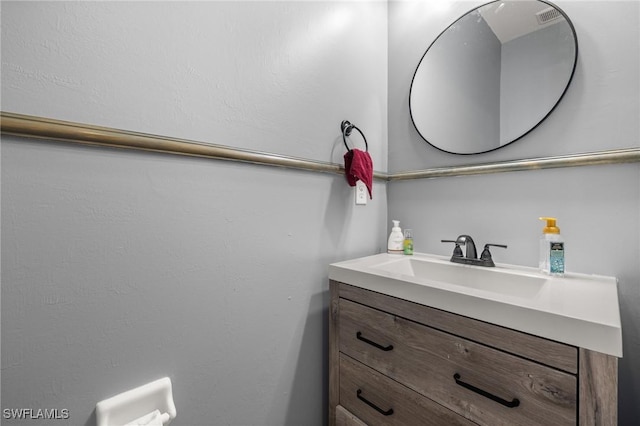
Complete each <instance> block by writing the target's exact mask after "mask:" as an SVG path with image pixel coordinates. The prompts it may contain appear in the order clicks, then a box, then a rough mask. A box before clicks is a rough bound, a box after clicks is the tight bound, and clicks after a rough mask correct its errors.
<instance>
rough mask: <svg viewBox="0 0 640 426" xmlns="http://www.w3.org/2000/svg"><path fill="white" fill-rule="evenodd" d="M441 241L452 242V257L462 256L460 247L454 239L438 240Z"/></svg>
mask: <svg viewBox="0 0 640 426" xmlns="http://www.w3.org/2000/svg"><path fill="white" fill-rule="evenodd" d="M440 242H442V243H454V244H455V245H456V246H455V247H454V249H453V257H463V256H464V255H463V254H462V249H461V248H460V244H458V242H457V241H456V240H440Z"/></svg>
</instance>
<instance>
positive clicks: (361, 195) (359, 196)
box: [356, 180, 367, 205]
mask: <svg viewBox="0 0 640 426" xmlns="http://www.w3.org/2000/svg"><path fill="white" fill-rule="evenodd" d="M356 204H358V205H365V204H367V186H366V185H365V184H364V183H363V182H362V181H361V180H359V181H356Z"/></svg>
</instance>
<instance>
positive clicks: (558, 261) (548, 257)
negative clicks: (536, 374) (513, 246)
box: [538, 217, 564, 276]
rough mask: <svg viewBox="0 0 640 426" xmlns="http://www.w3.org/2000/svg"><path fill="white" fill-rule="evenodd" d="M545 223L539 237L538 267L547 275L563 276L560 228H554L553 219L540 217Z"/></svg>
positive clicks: (562, 245) (562, 250) (554, 220)
mask: <svg viewBox="0 0 640 426" xmlns="http://www.w3.org/2000/svg"><path fill="white" fill-rule="evenodd" d="M540 220H544V221H546V222H547V226H545V227H544V228H543V229H542V235H541V236H540V259H539V262H538V267H539V268H540V271H541V272H544V273H545V274H549V275H555V276H563V275H564V241H563V239H562V237H561V236H560V228H558V227H557V226H556V221H557V219H556V218H555V217H541V218H540Z"/></svg>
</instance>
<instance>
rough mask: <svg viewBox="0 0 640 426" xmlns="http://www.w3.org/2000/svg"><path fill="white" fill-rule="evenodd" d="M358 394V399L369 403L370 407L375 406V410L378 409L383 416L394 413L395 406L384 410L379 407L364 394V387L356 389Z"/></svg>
mask: <svg viewBox="0 0 640 426" xmlns="http://www.w3.org/2000/svg"><path fill="white" fill-rule="evenodd" d="M356 395H358V399H359V400H360V401H362V402H364V403H365V404H367V405H368V406H369V407H371V408H373V409H374V410H376V411H377V412H378V413H380V414H382V415H383V416H390V415H392V414H393V408H389V409H388V410H387V411H385V410H383V409H382V408H380V407H378V406H377V405H376V404H374V403H373V402H371V401H369V400H368V399H366V398H365V397H364V396H362V389H358V390H357V391H356Z"/></svg>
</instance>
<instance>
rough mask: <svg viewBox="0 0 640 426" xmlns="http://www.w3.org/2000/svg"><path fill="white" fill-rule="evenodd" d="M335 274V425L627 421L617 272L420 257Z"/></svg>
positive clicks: (376, 260)
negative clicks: (621, 387)
mask: <svg viewBox="0 0 640 426" xmlns="http://www.w3.org/2000/svg"><path fill="white" fill-rule="evenodd" d="M329 278H330V289H331V304H330V315H329V316H330V326H329V365H330V368H329V374H330V376H329V419H330V424H332V425H333V424H335V425H363V424H368V425H377V424H389V425H412V424H420V425H442V426H444V425H474V424H480V425H491V426H494V425H544V426H548V425H556V426H560V425H576V424H577V425H581V426H582V425H615V424H617V358H618V357H620V356H621V355H622V341H621V328H620V318H619V308H618V299H617V288H616V280H615V279H614V278H610V277H596V276H590V275H581V274H567V276H565V277H564V278H551V277H547V276H545V275H542V274H539V273H538V272H537V271H535V270H534V269H532V268H521V267H515V266H511V265H497V266H496V268H485V269H483V268H480V267H476V266H469V265H459V264H452V263H449V262H448V259H446V258H442V257H439V256H430V255H420V254H418V255H416V256H392V255H387V254H380V255H375V256H369V257H366V258H361V259H355V260H351V261H346V262H340V263H336V264H333V265H331V266H330V268H329ZM474 278H477V279H474ZM518 286H521V287H520V288H518ZM575 289H581V290H582V291H581V294H580V295H573V296H572V295H571V293H572V292H573V290H575ZM582 299H589V300H587V301H585V300H582ZM591 299H593V300H591ZM576 303H587V304H588V306H583V307H581V308H576V306H575V304H576ZM591 307H593V308H595V307H597V308H598V309H594V312H593V313H589V312H588V311H589V309H588V308H591ZM585 308H587V309H585Z"/></svg>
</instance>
